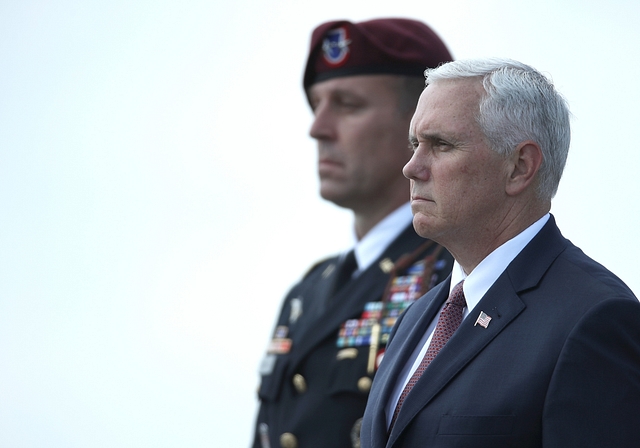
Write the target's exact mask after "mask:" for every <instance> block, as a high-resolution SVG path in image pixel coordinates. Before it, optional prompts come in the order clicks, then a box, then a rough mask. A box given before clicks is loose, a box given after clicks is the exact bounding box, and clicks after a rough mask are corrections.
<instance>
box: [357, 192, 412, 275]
mask: <svg viewBox="0 0 640 448" xmlns="http://www.w3.org/2000/svg"><path fill="white" fill-rule="evenodd" d="M411 221H413V213H412V212H411V204H410V203H409V202H407V203H406V204H404V205H402V206H400V207H398V208H397V209H396V210H394V211H393V212H391V213H390V214H389V215H387V216H386V217H385V218H384V219H383V220H382V221H380V222H379V223H378V224H376V225H375V226H374V227H373V228H372V229H371V230H370V231H369V232H367V234H366V235H365V236H364V238H362V239H361V240H360V241H357V242H356V243H355V245H354V251H355V256H356V260H357V261H358V271H357V272H361V271H364V270H365V269H367V268H368V267H369V266H370V265H371V264H372V263H373V262H374V261H376V260H377V259H378V258H379V257H380V255H382V253H383V252H384V251H385V250H386V249H387V247H388V246H389V245H390V244H391V243H392V242H393V240H395V239H396V238H397V237H398V235H400V233H401V232H403V231H404V229H405V228H406V227H407V226H408V225H409V224H410V223H411ZM353 240H354V241H356V240H357V238H356V236H355V232H354V234H353Z"/></svg>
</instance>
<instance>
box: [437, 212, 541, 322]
mask: <svg viewBox="0 0 640 448" xmlns="http://www.w3.org/2000/svg"><path fill="white" fill-rule="evenodd" d="M548 220H549V214H548V213H547V214H546V215H544V216H543V217H542V218H540V219H539V220H537V221H536V222H534V223H533V224H531V225H530V226H529V227H527V228H526V229H525V230H523V231H522V232H520V233H519V234H518V235H516V236H514V237H513V238H511V239H510V240H509V241H507V242H506V243H504V244H502V245H501V246H500V247H498V248H497V249H495V250H494V251H493V252H491V253H490V254H489V255H487V256H486V257H485V259H484V260H482V261H481V262H480V264H478V266H476V268H475V269H474V270H473V271H472V272H471V273H470V274H469V275H465V273H464V271H463V270H462V266H460V265H459V264H458V262H457V261H454V263H453V270H452V271H451V286H450V290H449V292H451V290H452V289H453V287H454V286H455V285H457V284H458V283H460V282H461V281H462V280H464V285H463V289H464V297H465V299H466V301H467V310H466V311H465V317H466V315H467V314H469V312H471V311H472V310H473V309H474V308H475V306H476V305H477V304H478V302H480V299H482V297H484V295H485V294H486V292H487V291H488V290H489V288H491V286H492V285H493V284H494V283H495V281H496V280H497V279H498V277H500V276H501V275H502V273H503V272H504V271H505V269H507V266H509V264H510V263H511V262H512V261H513V259H514V258H516V257H517V256H518V254H519V253H520V252H521V251H522V249H524V248H525V246H526V245H527V244H529V242H530V241H531V240H532V239H533V237H535V236H536V235H537V234H538V232H539V231H540V229H542V227H543V226H544V225H545V224H546V223H547V221H548Z"/></svg>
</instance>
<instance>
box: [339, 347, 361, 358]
mask: <svg viewBox="0 0 640 448" xmlns="http://www.w3.org/2000/svg"><path fill="white" fill-rule="evenodd" d="M357 357H358V349H357V348H355V347H348V348H343V349H342V350H340V351H339V352H338V354H337V355H336V360H338V361H342V360H343V359H354V358H357Z"/></svg>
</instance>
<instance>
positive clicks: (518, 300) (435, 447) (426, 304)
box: [361, 217, 640, 448]
mask: <svg viewBox="0 0 640 448" xmlns="http://www.w3.org/2000/svg"><path fill="white" fill-rule="evenodd" d="M449 283H450V278H449V279H448V280H445V281H444V282H443V283H442V284H440V285H438V286H436V287H434V288H433V289H432V290H431V291H430V292H429V293H427V294H426V295H425V296H423V297H422V298H421V299H419V300H418V301H416V302H415V303H414V304H413V305H412V306H411V307H410V308H409V309H408V310H407V311H406V312H405V314H404V315H403V316H402V318H401V319H400V320H399V321H398V322H397V323H396V327H395V328H394V330H393V333H392V335H391V340H390V342H389V344H388V346H387V351H386V354H385V357H384V359H383V361H382V364H381V366H380V370H379V371H378V373H377V375H376V377H375V379H374V382H373V386H372V390H371V393H370V396H369V401H368V403H367V407H366V411H365V416H364V420H363V424H362V431H361V437H362V447H363V448H382V447H429V448H439V447H473V448H482V447H487V448H489V447H491V448H502V447H518V448H527V447H545V448H552V447H553V448H570V447H580V448H584V447H598V448H604V447H616V448H621V447H635V448H637V447H639V446H640V302H638V300H637V299H636V297H635V296H634V294H633V293H632V292H631V290H629V288H628V287H627V286H626V285H625V284H624V283H623V282H622V281H621V280H620V279H618V278H617V277H616V276H615V275H614V274H612V273H611V272H609V271H608V270H607V269H605V268H604V267H603V266H601V265H600V264H598V263H596V262H595V261H593V260H592V259H590V258H589V257H587V256H586V255H585V254H584V253H583V252H582V251H581V250H580V249H579V248H577V247H576V246H574V245H573V244H572V243H571V242H570V241H569V240H567V239H565V238H564V237H563V236H562V235H561V233H560V231H559V229H558V228H557V226H556V224H555V220H554V219H553V217H551V218H550V219H549V221H548V222H547V224H546V225H545V226H544V227H543V228H542V230H541V231H540V232H539V233H538V235H536V236H535V238H534V239H533V240H532V241H531V242H530V243H529V244H528V245H527V246H526V247H525V248H524V250H523V251H522V252H521V253H520V254H519V255H518V256H517V257H516V258H515V259H514V260H513V262H512V263H511V264H510V265H509V266H508V267H507V269H506V271H505V272H504V273H503V274H502V275H501V276H500V277H499V278H498V279H497V281H496V282H495V284H494V285H493V286H492V287H491V288H490V289H489V290H488V291H487V293H486V294H485V296H484V297H483V298H482V300H481V301H480V302H479V303H478V305H477V306H476V307H475V308H474V310H473V311H472V312H471V314H469V315H468V316H467V318H466V319H465V320H464V321H463V322H462V325H461V326H460V328H459V329H458V331H457V332H456V333H455V334H454V336H453V337H452V338H451V339H450V340H449V342H448V343H447V345H446V346H445V347H444V348H443V349H442V351H440V353H439V354H438V356H437V357H436V358H435V359H434V361H433V362H432V363H431V365H430V366H429V367H428V368H427V370H426V371H425V373H424V374H423V376H422V377H421V378H420V380H419V381H418V383H417V384H416V386H415V387H414V388H413V390H412V391H411V393H410V394H409V396H408V397H407V399H406V400H405V402H404V405H403V407H402V409H401V411H400V414H399V416H398V419H397V422H396V424H395V426H394V427H393V430H392V432H391V434H387V424H386V417H385V408H386V406H387V403H388V401H389V399H390V394H391V391H392V389H393V386H394V385H395V384H396V382H397V381H398V376H399V373H400V371H401V370H402V368H403V367H404V365H405V364H406V362H407V359H408V358H409V356H410V355H411V353H412V352H413V350H414V348H415V347H416V345H417V344H418V342H419V340H420V338H421V337H422V336H423V334H424V333H425V331H426V329H427V327H428V325H429V323H430V322H431V321H432V320H433V319H435V318H436V317H437V313H438V310H439V309H440V307H441V306H442V304H443V303H444V301H445V300H446V298H447V295H448V291H449ZM481 311H484V312H485V313H486V314H488V315H489V316H491V317H492V320H491V321H490V323H489V325H488V327H487V328H483V327H482V326H480V325H475V326H474V323H475V322H476V320H477V317H478V315H479V314H480V312H481Z"/></svg>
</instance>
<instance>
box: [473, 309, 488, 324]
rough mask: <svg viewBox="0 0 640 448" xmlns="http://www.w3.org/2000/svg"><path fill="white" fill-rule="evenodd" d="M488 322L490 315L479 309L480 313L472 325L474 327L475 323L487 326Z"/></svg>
mask: <svg viewBox="0 0 640 448" xmlns="http://www.w3.org/2000/svg"><path fill="white" fill-rule="evenodd" d="M489 322H491V316H489V315H487V313H485V312H484V311H480V315H479V316H478V319H477V320H476V323H475V324H473V326H474V327H475V326H476V325H480V326H481V327H484V328H487V327H488V326H489Z"/></svg>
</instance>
